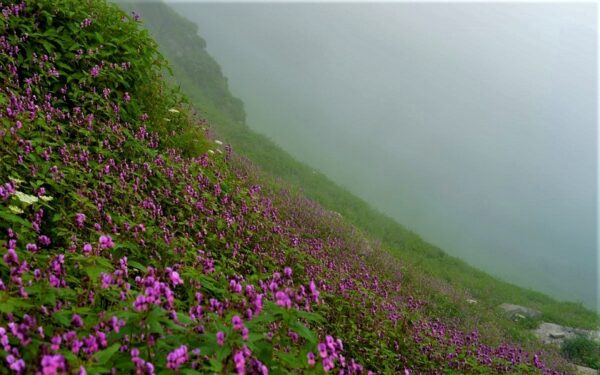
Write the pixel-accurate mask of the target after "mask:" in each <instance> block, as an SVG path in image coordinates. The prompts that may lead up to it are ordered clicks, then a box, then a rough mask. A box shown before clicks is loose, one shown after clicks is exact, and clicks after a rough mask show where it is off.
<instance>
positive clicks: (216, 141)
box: [215, 139, 223, 146]
mask: <svg viewBox="0 0 600 375" xmlns="http://www.w3.org/2000/svg"><path fill="white" fill-rule="evenodd" d="M215 143H216V144H218V145H219V146H220V145H222V144H223V142H221V141H219V140H218V139H217V140H215Z"/></svg>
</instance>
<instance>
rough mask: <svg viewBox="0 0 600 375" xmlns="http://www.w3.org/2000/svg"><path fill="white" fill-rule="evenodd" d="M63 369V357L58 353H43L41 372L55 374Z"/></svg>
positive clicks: (49, 374)
mask: <svg viewBox="0 0 600 375" xmlns="http://www.w3.org/2000/svg"><path fill="white" fill-rule="evenodd" d="M64 371H65V358H64V357H63V356H62V355H60V354H57V355H45V356H44V357H43V358H42V374H43V375H56V374H59V373H62V372H64Z"/></svg>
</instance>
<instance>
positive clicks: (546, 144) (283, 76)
mask: <svg viewBox="0 0 600 375" xmlns="http://www.w3.org/2000/svg"><path fill="white" fill-rule="evenodd" d="M173 7H174V8H175V9H176V10H177V11H178V12H179V13H181V14H182V15H184V16H185V17H187V18H189V19H191V20H192V21H194V22H196V23H197V24H198V27H199V32H200V35H202V36H203V37H204V38H205V39H206V41H207V43H208V51H209V52H210V53H211V54H212V55H213V56H214V57H215V58H216V59H217V61H218V62H219V63H220V64H221V66H222V67H223V71H224V73H225V75H226V76H227V77H228V78H229V83H230V87H231V90H232V92H233V93H234V95H236V96H238V97H239V98H241V99H242V100H243V101H244V103H245V107H246V112H247V118H248V124H249V126H250V127H252V128H253V129H255V130H257V131H259V132H260V133H263V134H265V135H267V136H269V137H270V138H271V139H273V140H274V141H275V142H276V143H278V144H279V145H281V146H282V147H283V148H284V149H286V150H287V151H288V152H290V153H291V154H292V155H293V156H295V157H296V158H297V159H299V160H301V161H303V162H305V163H307V164H309V165H311V166H312V167H314V168H315V169H318V170H320V171H322V172H323V173H325V174H326V175H328V176H329V177H330V178H331V179H333V180H334V181H336V182H337V183H339V184H340V185H342V186H344V187H346V188H348V189H349V190H350V191H352V192H353V193H355V194H356V195H358V196H360V197H362V198H363V199H365V200H366V201H367V202H369V203H370V204H372V205H373V206H374V207H375V208H377V209H379V210H380V211H382V212H384V213H386V214H388V215H389V216H391V217H393V218H395V219H396V220H397V221H398V222H400V223H401V224H403V225H405V226H406V227H408V228H410V229H412V230H414V231H415V232H417V233H419V234H420V235H421V236H422V237H423V238H424V239H426V240H428V241H430V242H432V243H434V244H436V245H438V246H440V247H441V248H443V249H444V250H445V251H447V252H448V253H449V254H452V255H455V256H458V257H460V258H462V259H464V260H466V261H467V262H468V263H470V264H472V265H474V266H476V267H478V268H481V269H483V270H485V271H487V272H489V273H491V274H493V275H496V276H498V277H501V278H502V279H504V280H508V281H511V282H513V283H515V284H518V285H521V286H524V287H529V288H532V289H535V290H539V291H542V292H545V293H547V294H550V295H552V296H554V297H558V298H560V299H565V300H572V301H582V302H584V304H585V305H586V306H588V307H597V306H598V305H597V301H598V276H597V267H598V254H597V238H596V232H597V228H598V225H597V220H596V214H597V209H596V193H597V154H596V142H597V139H598V138H597V103H598V97H597V71H596V69H597V56H596V55H597V47H596V38H597V30H596V8H595V5H594V4H583V5H582V4H579V5H576V4H567V3H565V4H524V3H523V4H519V3H504V4H475V3H437V4H433V3H385V4H281V3H280V4H276V3H270V4H268V3H267V4H265V3H262V4H260V3H255V4H207V3H194V4H183V3H177V4H173Z"/></svg>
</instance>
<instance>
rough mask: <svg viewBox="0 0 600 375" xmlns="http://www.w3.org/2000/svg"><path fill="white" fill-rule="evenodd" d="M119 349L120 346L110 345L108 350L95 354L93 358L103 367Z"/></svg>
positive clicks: (117, 344)
mask: <svg viewBox="0 0 600 375" xmlns="http://www.w3.org/2000/svg"><path fill="white" fill-rule="evenodd" d="M119 347H121V344H119V343H116V344H112V345H111V346H109V347H108V348H106V349H104V350H101V351H99V352H98V353H96V354H95V355H94V358H95V359H96V362H97V363H98V365H103V364H105V363H106V362H108V360H109V359H110V358H111V357H112V356H113V354H115V353H116V352H117V351H118V350H119Z"/></svg>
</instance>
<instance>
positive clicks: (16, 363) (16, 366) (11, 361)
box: [6, 354, 25, 374]
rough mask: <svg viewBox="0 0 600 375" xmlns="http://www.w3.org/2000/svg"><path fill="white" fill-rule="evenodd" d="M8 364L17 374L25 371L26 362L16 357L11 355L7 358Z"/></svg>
mask: <svg viewBox="0 0 600 375" xmlns="http://www.w3.org/2000/svg"><path fill="white" fill-rule="evenodd" d="M6 362H8V367H9V368H10V369H11V370H13V371H14V372H16V373H17V374H21V373H23V372H24V371H25V361H23V359H16V358H15V356H13V355H12V354H9V355H7V356H6Z"/></svg>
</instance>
